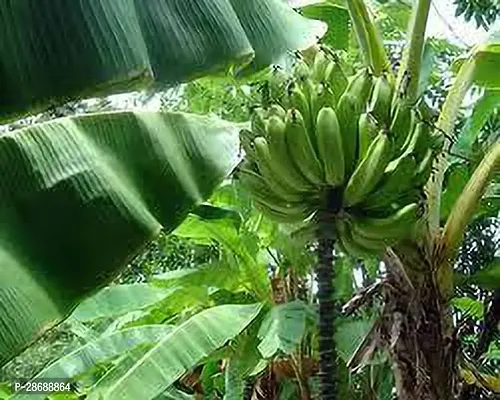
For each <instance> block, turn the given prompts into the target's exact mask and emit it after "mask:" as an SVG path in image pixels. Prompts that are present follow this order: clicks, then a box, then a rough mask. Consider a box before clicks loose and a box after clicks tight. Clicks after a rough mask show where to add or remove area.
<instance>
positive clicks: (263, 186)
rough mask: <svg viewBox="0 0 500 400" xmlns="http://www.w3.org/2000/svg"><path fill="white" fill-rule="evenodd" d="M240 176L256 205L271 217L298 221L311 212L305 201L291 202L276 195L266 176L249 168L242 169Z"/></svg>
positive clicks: (283, 220)
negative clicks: (265, 178)
mask: <svg viewBox="0 0 500 400" xmlns="http://www.w3.org/2000/svg"><path fill="white" fill-rule="evenodd" d="M238 178H239V179H240V181H241V183H242V184H243V186H244V187H246V188H247V189H248V190H249V191H250V193H251V195H252V199H253V200H254V203H255V206H256V207H257V208H258V209H259V210H260V211H261V212H263V213H265V214H267V215H268V216H269V217H270V218H271V219H274V220H277V221H278V222H298V221H301V220H303V219H304V218H306V217H307V216H308V214H311V212H310V211H309V209H308V207H307V206H305V205H304V203H303V201H300V202H296V203H289V202H287V201H286V200H285V199H283V198H281V197H279V196H276V194H275V193H274V192H273V190H272V189H271V187H270V186H269V184H268V183H267V182H266V181H265V180H264V178H263V177H262V176H260V175H259V174H257V173H255V172H253V171H251V170H249V169H246V168H242V169H240V170H239V171H238Z"/></svg>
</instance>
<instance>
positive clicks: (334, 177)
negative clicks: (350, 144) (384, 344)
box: [316, 107, 345, 186]
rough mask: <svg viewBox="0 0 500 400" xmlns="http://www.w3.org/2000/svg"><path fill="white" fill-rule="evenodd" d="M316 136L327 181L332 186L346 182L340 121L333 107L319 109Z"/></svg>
mask: <svg viewBox="0 0 500 400" xmlns="http://www.w3.org/2000/svg"><path fill="white" fill-rule="evenodd" d="M316 137H317V140H318V149H319V158H320V161H321V162H322V164H323V169H324V171H325V180H326V183H328V184H329V185H332V186H338V185H341V184H342V183H343V182H344V171H345V162H344V149H343V147H342V134H341V132H340V126H339V121H338V119H337V115H336V114H335V111H334V110H333V108H331V107H323V108H322V109H321V110H320V111H319V113H318V117H317V120H316Z"/></svg>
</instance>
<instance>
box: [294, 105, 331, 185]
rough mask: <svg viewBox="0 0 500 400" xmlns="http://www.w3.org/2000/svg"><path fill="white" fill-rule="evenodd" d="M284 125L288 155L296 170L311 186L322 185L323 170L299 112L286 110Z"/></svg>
mask: <svg viewBox="0 0 500 400" xmlns="http://www.w3.org/2000/svg"><path fill="white" fill-rule="evenodd" d="M285 124H286V127H285V140H286V144H287V148H288V153H289V154H290V156H291V158H292V160H293V162H294V163H295V165H296V166H297V169H298V170H299V171H300V172H301V173H302V175H304V176H305V177H306V178H307V179H308V180H309V182H310V183H311V184H312V185H315V186H321V185H324V179H323V170H322V168H321V164H320V162H319V160H318V158H317V156H316V152H315V151H314V147H313V145H312V143H311V140H310V139H309V135H308V133H307V128H306V125H305V122H304V119H303V117H302V114H301V112H300V111H299V110H297V109H291V110H288V112H287V116H286V119H285Z"/></svg>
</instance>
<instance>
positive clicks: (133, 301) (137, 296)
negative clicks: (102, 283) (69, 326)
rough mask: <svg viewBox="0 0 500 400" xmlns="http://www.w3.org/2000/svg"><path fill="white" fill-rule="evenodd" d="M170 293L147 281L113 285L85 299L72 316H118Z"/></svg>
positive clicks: (77, 317) (89, 318)
mask: <svg viewBox="0 0 500 400" xmlns="http://www.w3.org/2000/svg"><path fill="white" fill-rule="evenodd" d="M169 293H170V292H169V291H168V290H162V289H161V288H156V287H154V286H151V285H149V284H146V283H136V284H132V285H113V286H109V287H107V288H104V289H103V290H101V291H100V292H98V293H97V294H95V295H94V296H92V297H90V298H88V299H85V300H84V301H83V302H82V303H80V304H79V305H78V307H77V308H76V309H75V311H73V314H72V315H71V316H72V318H76V319H78V320H80V321H90V320H93V319H98V318H110V317H116V316H119V315H122V314H125V313H127V312H128V311H130V310H141V309H144V308H147V307H149V306H151V305H153V304H155V303H157V302H159V301H161V300H163V299H164V298H165V297H167V296H168V295H169Z"/></svg>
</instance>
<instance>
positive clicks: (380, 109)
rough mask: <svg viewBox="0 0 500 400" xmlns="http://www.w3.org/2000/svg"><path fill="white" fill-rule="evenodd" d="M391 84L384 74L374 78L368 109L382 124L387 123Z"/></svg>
mask: <svg viewBox="0 0 500 400" xmlns="http://www.w3.org/2000/svg"><path fill="white" fill-rule="evenodd" d="M393 89H394V88H393V86H392V84H391V82H389V79H388V78H387V76H386V75H385V74H383V75H381V76H379V77H377V78H375V84H374V86H373V93H372V97H371V102H370V107H369V110H370V111H371V113H372V114H373V115H374V116H375V118H377V120H378V121H379V122H380V123H382V124H387V125H389V123H390V119H389V115H390V111H391V103H392V93H393Z"/></svg>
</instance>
